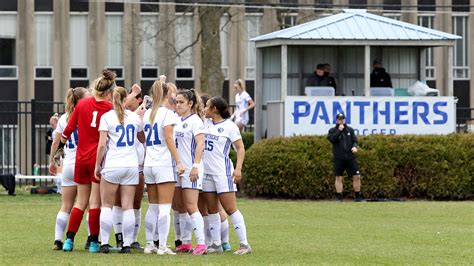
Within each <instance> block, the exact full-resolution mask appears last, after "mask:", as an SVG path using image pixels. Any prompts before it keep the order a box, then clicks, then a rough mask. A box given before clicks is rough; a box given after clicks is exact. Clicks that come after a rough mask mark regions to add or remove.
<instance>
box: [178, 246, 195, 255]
mask: <svg viewBox="0 0 474 266" xmlns="http://www.w3.org/2000/svg"><path fill="white" fill-rule="evenodd" d="M192 249H193V245H191V244H181V245H180V246H179V247H177V248H176V253H188V252H189V251H191V250H192Z"/></svg>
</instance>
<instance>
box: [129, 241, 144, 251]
mask: <svg viewBox="0 0 474 266" xmlns="http://www.w3.org/2000/svg"><path fill="white" fill-rule="evenodd" d="M130 247H131V248H133V249H137V250H143V248H142V246H141V245H140V243H138V242H133V243H132V244H131V245H130Z"/></svg>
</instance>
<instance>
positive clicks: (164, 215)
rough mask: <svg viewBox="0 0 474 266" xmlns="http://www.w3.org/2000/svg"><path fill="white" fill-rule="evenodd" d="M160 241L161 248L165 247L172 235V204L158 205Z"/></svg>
mask: <svg viewBox="0 0 474 266" xmlns="http://www.w3.org/2000/svg"><path fill="white" fill-rule="evenodd" d="M158 208H159V210H160V211H159V214H158V234H159V236H158V241H160V247H165V248H166V244H167V242H168V241H167V240H168V235H169V233H170V225H171V215H170V211H171V203H165V204H158Z"/></svg>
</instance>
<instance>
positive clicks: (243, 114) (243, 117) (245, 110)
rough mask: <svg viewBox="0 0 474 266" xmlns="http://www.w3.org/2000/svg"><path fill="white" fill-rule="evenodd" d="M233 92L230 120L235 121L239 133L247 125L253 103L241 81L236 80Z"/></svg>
mask: <svg viewBox="0 0 474 266" xmlns="http://www.w3.org/2000/svg"><path fill="white" fill-rule="evenodd" d="M234 91H235V112H234V114H233V115H232V118H231V120H234V121H235V124H236V125H237V127H239V130H240V132H242V131H243V130H244V128H245V126H246V125H247V124H248V123H249V111H250V110H251V109H252V108H253V107H254V106H255V102H254V101H253V100H252V97H250V95H249V94H248V93H247V91H245V83H244V81H243V80H241V79H238V80H236V81H235V82H234Z"/></svg>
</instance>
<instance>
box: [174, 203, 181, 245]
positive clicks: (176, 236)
mask: <svg viewBox="0 0 474 266" xmlns="http://www.w3.org/2000/svg"><path fill="white" fill-rule="evenodd" d="M173 228H174V239H175V240H181V225H180V219H179V212H178V211H175V210H173Z"/></svg>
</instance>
